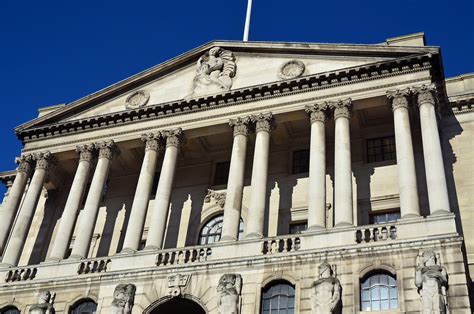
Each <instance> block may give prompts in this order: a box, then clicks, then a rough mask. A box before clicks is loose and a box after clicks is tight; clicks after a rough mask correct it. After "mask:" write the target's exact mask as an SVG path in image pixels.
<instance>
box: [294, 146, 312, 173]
mask: <svg viewBox="0 0 474 314" xmlns="http://www.w3.org/2000/svg"><path fill="white" fill-rule="evenodd" d="M305 172H309V149H305V150H297V151H295V152H293V169H292V173H293V174H299V173H305Z"/></svg>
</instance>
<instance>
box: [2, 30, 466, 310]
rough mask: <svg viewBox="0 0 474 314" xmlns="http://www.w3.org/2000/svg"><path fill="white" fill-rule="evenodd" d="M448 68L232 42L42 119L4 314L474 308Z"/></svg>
mask: <svg viewBox="0 0 474 314" xmlns="http://www.w3.org/2000/svg"><path fill="white" fill-rule="evenodd" d="M443 73H444V71H443V64H442V59H441V54H440V48H438V47H430V46H426V45H425V42H424V35H423V34H414V35H409V36H403V37H397V38H392V39H388V40H386V42H384V43H381V44H373V45H346V44H341V45H339V44H308V43H258V42H228V41H216V42H210V43H208V44H205V45H203V46H201V47H198V48H196V49H194V50H192V51H189V52H187V53H185V54H183V55H180V56H178V57H176V58H174V59H172V60H169V61H167V62H164V63H162V64H160V65H158V66H155V67H153V68H151V69H148V70H146V71H144V72H141V73H139V74H137V75H135V76H132V77H130V78H128V79H125V80H123V81H121V82H118V83H116V84H114V85H112V86H110V87H107V88H104V89H102V90H100V91H98V92H96V93H94V94H91V95H89V96H86V97H84V98H82V99H79V100H77V101H74V102H72V103H70V104H67V105H59V106H53V107H47V108H41V109H39V116H38V118H36V119H34V120H32V121H30V122H27V123H25V124H22V125H20V126H19V127H18V128H16V130H15V132H16V134H17V136H18V138H19V139H20V140H21V141H22V143H23V145H24V148H23V150H22V151H21V152H18V155H19V157H18V158H17V163H18V168H17V169H16V170H12V171H5V172H2V173H1V174H0V177H1V179H2V181H3V182H4V183H5V184H6V185H7V187H8V190H7V193H6V195H5V197H4V200H3V203H2V206H1V207H0V217H1V219H0V254H1V265H0V313H2V314H3V313H10V314H13V313H20V312H21V313H54V312H55V313H264V314H273V313H366V312H383V313H420V312H421V313H452V314H455V313H470V312H471V310H470V305H469V304H470V303H469V287H472V277H470V275H469V274H471V276H472V274H474V230H473V229H474V228H472V227H473V226H474V216H473V213H474V207H473V206H474V205H473V204H474V193H473V192H474V190H473V186H474V179H473V177H474V176H473V166H472V165H473V154H472V153H473V140H472V138H473V135H474V113H473V112H472V107H471V106H472V104H473V102H474V75H473V74H466V75H462V76H459V77H455V78H445V77H444V74H443ZM3 136H5V135H3ZM471 291H472V289H471Z"/></svg>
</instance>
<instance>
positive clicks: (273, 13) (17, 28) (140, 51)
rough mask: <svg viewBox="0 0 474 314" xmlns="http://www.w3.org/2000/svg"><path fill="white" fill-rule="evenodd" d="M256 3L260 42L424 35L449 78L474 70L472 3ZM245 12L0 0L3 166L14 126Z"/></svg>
mask: <svg viewBox="0 0 474 314" xmlns="http://www.w3.org/2000/svg"><path fill="white" fill-rule="evenodd" d="M253 1H254V8H253V16H252V25H251V31H250V40H256V41H299V42H322V43H326V42H332V43H380V42H383V41H384V40H385V39H386V38H389V37H394V36H399V35H405V34H410V33H415V32H420V31H423V32H425V34H426V38H427V42H428V44H429V45H434V46H441V47H442V55H443V60H444V64H445V74H446V76H455V75H459V74H462V73H468V72H474V58H472V51H474V26H473V25H474V24H473V21H474V1H472V0H459V1H440V0H435V1H426V0H410V1H406V0H399V1H380V0H378V1H372V0H369V1H316V0H292V1H288V0H287V1H284V0H253ZM245 9H246V0H221V1H216V0H208V1H196V0H193V1H190V0H189V1H163V0H162V1H156V0H155V1H137V0H136V1H121V0H115V1H100V0H93V1H92V0H82V1H48V0H47V1H18V0H15V1H12V0H2V1H0V39H1V41H0V71H1V74H2V75H1V76H0V92H1V93H0V108H1V115H0V136H1V137H0V138H1V144H2V145H1V152H0V171H3V170H9V169H13V168H14V167H15V164H14V162H13V161H14V157H15V156H18V155H19V154H20V150H21V143H20V142H19V141H18V140H17V139H16V136H15V134H14V133H13V128H14V127H15V126H17V125H19V124H21V123H23V122H25V121H28V120H31V119H32V118H34V117H35V116H36V115H37V108H39V107H45V106H50V105H54V104H59V103H67V102H71V101H73V100H75V99H78V98H80V97H82V96H85V95H87V94H89V93H92V92H94V91H96V90H98V89H101V88H103V87H105V86H108V85H110V84H112V83H114V82H116V81H118V80H121V79H124V78H126V77H128V76H130V75H133V74H135V73H137V72H139V71H141V70H144V69H146V68H148V67H151V66H153V65H155V64H158V63H161V62H162V61H165V60H167V59H169V58H172V57H174V56H176V55H177V54H180V53H182V52H185V51H187V50H189V49H192V48H193V47H196V46H199V45H201V44H203V43H206V42H208V41H210V40H213V39H227V40H241V38H242V31H243V24H244V17H245ZM3 191H4V190H3V187H1V188H0V192H3ZM0 199H1V198H0Z"/></svg>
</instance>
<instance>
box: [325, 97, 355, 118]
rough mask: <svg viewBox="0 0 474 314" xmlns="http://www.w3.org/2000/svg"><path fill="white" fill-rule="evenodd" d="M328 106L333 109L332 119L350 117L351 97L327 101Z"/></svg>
mask: <svg viewBox="0 0 474 314" xmlns="http://www.w3.org/2000/svg"><path fill="white" fill-rule="evenodd" d="M328 107H329V108H331V109H333V110H334V120H336V119H337V118H347V119H350V118H351V117H352V99H350V98H347V99H341V100H335V101H329V102H328Z"/></svg>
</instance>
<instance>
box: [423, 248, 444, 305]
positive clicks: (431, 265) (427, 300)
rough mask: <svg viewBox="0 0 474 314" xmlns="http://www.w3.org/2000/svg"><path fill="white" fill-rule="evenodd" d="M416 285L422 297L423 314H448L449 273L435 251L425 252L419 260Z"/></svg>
mask: <svg viewBox="0 0 474 314" xmlns="http://www.w3.org/2000/svg"><path fill="white" fill-rule="evenodd" d="M417 264H418V265H417V267H416V271H415V284H416V286H417V288H418V292H419V293H420V297H421V307H422V309H421V313H423V314H428V313H429V314H434V313H439V314H445V313H448V295H447V289H448V272H447V271H446V267H444V266H441V265H440V263H439V259H438V258H437V256H436V252H434V251H425V252H423V253H422V254H421V255H420V256H419V259H418V263H417Z"/></svg>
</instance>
